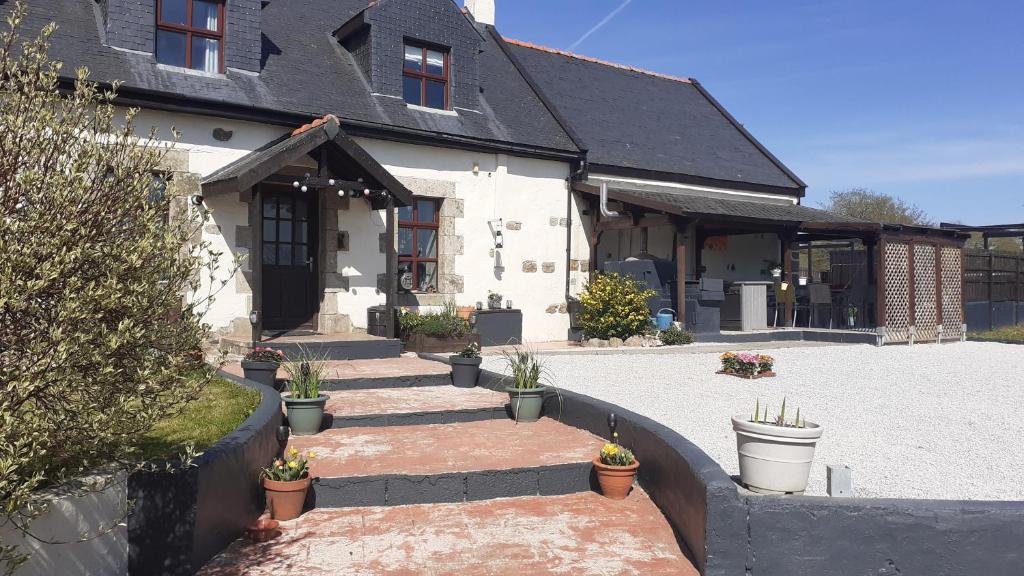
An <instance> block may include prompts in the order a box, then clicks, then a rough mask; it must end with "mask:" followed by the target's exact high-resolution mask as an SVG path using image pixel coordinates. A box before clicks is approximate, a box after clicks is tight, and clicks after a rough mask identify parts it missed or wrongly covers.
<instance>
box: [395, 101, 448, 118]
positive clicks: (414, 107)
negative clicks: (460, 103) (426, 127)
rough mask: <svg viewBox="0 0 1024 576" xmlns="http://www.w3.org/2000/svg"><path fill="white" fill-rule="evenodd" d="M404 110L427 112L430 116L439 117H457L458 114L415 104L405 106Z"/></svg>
mask: <svg viewBox="0 0 1024 576" xmlns="http://www.w3.org/2000/svg"><path fill="white" fill-rule="evenodd" d="M405 107H406V108H408V109H409V110H416V111H417V112H429V113H431V114H440V115H441V116H458V115H459V113H458V112H456V111H455V110H441V109H440V108H430V107H428V106H418V105H416V104H408V103H407V104H406V105H405Z"/></svg>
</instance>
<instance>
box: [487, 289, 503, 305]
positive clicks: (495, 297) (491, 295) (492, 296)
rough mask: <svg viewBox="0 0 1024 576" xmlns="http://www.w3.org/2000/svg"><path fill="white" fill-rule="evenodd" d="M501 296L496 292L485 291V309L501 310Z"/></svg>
mask: <svg viewBox="0 0 1024 576" xmlns="http://www.w3.org/2000/svg"><path fill="white" fill-rule="evenodd" d="M502 298H503V296H502V295H501V294H499V293H497V292H491V291H490V290H488V291H487V308H488V309H490V310H501V301H502Z"/></svg>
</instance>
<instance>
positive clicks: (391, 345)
mask: <svg viewBox="0 0 1024 576" xmlns="http://www.w3.org/2000/svg"><path fill="white" fill-rule="evenodd" d="M263 346H266V347H267V348H271V349H273V350H280V351H282V352H284V354H285V356H286V357H288V358H296V359H297V358H302V357H303V356H304V355H311V356H313V357H316V358H320V359H323V360H372V359H381V358H398V357H400V356H401V355H402V342H401V340H395V339H391V338H378V339H373V340H334V341H321V342H264V343H263Z"/></svg>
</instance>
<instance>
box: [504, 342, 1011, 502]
mask: <svg viewBox="0 0 1024 576" xmlns="http://www.w3.org/2000/svg"><path fill="white" fill-rule="evenodd" d="M737 350H738V351H740V350H743V351H745V350H746V349H742V348H738V349H737ZM751 351H756V349H752V350H751ZM768 353H770V354H771V355H773V356H774V357H775V358H776V360H777V363H776V372H778V374H779V376H778V377H776V378H765V379H761V380H741V379H739V378H735V377H731V376H723V375H718V374H715V370H717V369H718V366H719V361H718V354H717V353H693V352H692V351H691V352H687V353H679V354H644V353H636V354H628V355H618V354H616V355H604V356H599V355H591V354H572V355H560V356H544V364H545V366H546V368H547V370H548V371H549V372H550V377H551V379H552V381H553V382H554V383H555V384H556V385H558V386H560V387H562V388H565V389H568V390H574V391H577V392H582V393H584V394H588V395H590V396H594V397H597V398H600V399H603V400H607V401H610V402H614V403H616V404H619V405H620V406H623V407H625V408H628V409H630V410H633V411H634V412H639V413H641V414H645V415H647V416H649V417H651V418H653V419H655V420H657V421H659V422H662V423H664V424H666V425H668V426H669V427H671V428H673V429H675V430H676V431H677V432H679V433H680V434H682V435H683V436H684V437H686V438H688V439H689V440H690V441H692V442H694V443H696V444H697V445H698V446H700V447H701V448H702V449H703V450H704V451H705V452H707V453H708V454H709V455H710V456H711V457H712V458H714V459H715V460H717V461H718V463H719V464H721V465H722V467H723V468H724V469H725V471H726V472H728V473H729V474H737V473H738V472H739V470H738V467H737V462H736V443H735V437H734V435H733V432H732V426H731V423H730V422H729V417H730V416H731V415H733V414H749V413H751V412H752V411H753V409H754V402H755V400H756V399H758V398H760V400H761V405H762V406H764V403H765V402H769V403H770V406H771V412H772V413H774V411H775V410H776V409H777V408H778V406H779V404H780V403H781V402H782V399H783V397H784V396H785V397H787V399H788V400H787V403H786V406H787V413H792V412H790V410H794V411H795V409H796V407H797V406H799V407H800V408H801V416H806V417H807V419H809V420H811V421H812V422H817V423H819V424H821V425H823V426H824V427H825V434H824V436H823V437H822V440H821V442H819V444H818V450H817V453H816V454H815V461H814V466H813V468H812V469H811V479H810V484H809V486H808V491H807V493H808V494H820V495H824V494H825V465H826V464H846V465H848V466H850V468H852V469H853V486H854V494H855V495H856V496H861V497H894V498H942V499H970V500H1024V480H1022V471H1024V346H1013V345H1008V344H995V343H981V342H966V343H959V344H945V345H941V346H940V345H917V346H914V347H906V346H887V347H883V348H877V347H874V346H866V345H857V346H828V347H814V348H789V349H782V350H771V351H768ZM484 367H485V368H489V369H491V370H496V371H503V370H504V360H503V359H502V358H500V357H489V358H485V360H484Z"/></svg>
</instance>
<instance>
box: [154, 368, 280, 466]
mask: <svg viewBox="0 0 1024 576" xmlns="http://www.w3.org/2000/svg"><path fill="white" fill-rule="evenodd" d="M197 377H198V376H197ZM259 403H260V393H259V392H257V391H256V390H253V389H250V388H245V387H243V386H239V385H238V384H235V383H234V382H230V381H228V380H224V379H223V378H218V377H214V378H213V379H212V380H211V381H210V383H209V384H207V386H206V387H205V388H204V389H203V391H202V393H201V394H200V395H199V397H198V398H196V399H195V400H193V401H192V402H190V403H189V404H187V405H186V406H185V408H184V409H183V410H182V411H181V412H179V413H178V414H176V415H175V416H172V417H170V418H167V419H165V420H161V421H160V422H158V423H157V424H156V426H154V427H153V429H152V430H150V432H149V433H148V434H146V435H145V436H143V437H142V439H141V440H140V442H139V448H140V449H141V450H142V453H143V457H144V458H145V459H146V460H155V459H168V458H175V457H177V456H178V455H179V454H180V453H181V451H182V448H183V447H184V446H185V445H186V444H192V445H194V447H195V448H196V450H203V449H205V448H208V447H210V446H212V445H213V444H214V443H216V442H217V441H218V440H220V439H221V438H223V437H225V436H227V435H228V434H230V433H231V431H233V430H234V429H235V428H237V427H238V425H239V424H241V423H242V422H244V421H245V419H246V418H248V417H249V415H250V414H252V412H253V410H255V409H256V406H258V405H259Z"/></svg>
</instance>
